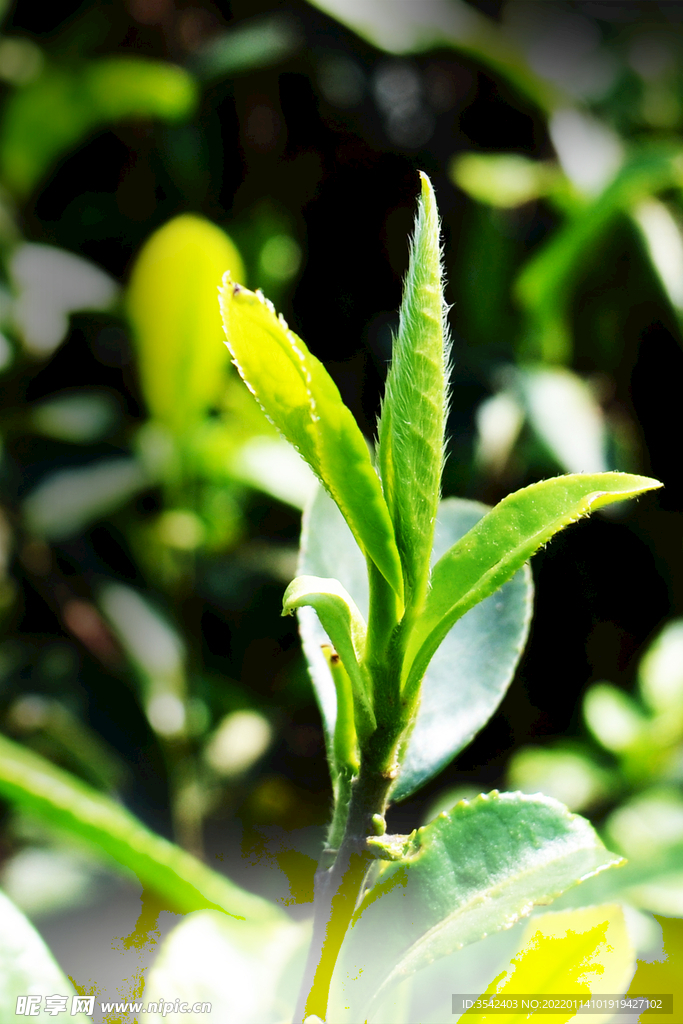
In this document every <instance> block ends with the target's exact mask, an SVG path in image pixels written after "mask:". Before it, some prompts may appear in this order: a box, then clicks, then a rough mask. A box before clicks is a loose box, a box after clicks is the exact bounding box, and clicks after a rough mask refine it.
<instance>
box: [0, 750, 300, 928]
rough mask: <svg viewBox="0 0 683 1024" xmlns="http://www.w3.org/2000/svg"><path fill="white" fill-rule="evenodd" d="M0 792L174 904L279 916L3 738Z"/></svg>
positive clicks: (238, 914) (93, 792)
mask: <svg viewBox="0 0 683 1024" xmlns="http://www.w3.org/2000/svg"><path fill="white" fill-rule="evenodd" d="M0 793H2V796H3V797H4V798H5V799H6V800H9V801H10V802H11V803H16V804H17V805H18V806H19V807H22V808H24V809H26V810H29V811H31V812H32V813H33V814H35V815H37V816H38V817H39V818H41V819H44V820H45V821H47V822H48V823H50V824H52V825H54V826H56V827H57V828H59V829H61V830H64V831H66V832H70V833H73V834H74V835H75V836H77V837H79V838H80V839H82V840H85V841H86V842H87V843H88V844H89V845H90V846H91V847H92V848H93V849H94V850H96V851H97V852H98V853H99V854H100V855H102V854H103V855H104V856H105V858H106V860H107V862H108V863H109V864H112V865H113V866H114V867H117V868H118V869H119V870H122V869H123V870H129V871H132V872H133V873H134V874H135V875H137V877H138V878H139V879H140V881H141V882H142V884H143V886H145V887H147V888H149V889H151V890H153V891H154V892H156V893H158V894H159V895H160V896H162V897H163V898H164V899H165V900H167V901H168V903H169V904H170V906H172V907H173V908H174V909H176V910H180V911H185V912H186V911H189V910H199V909H203V908H206V907H210V908H214V909H217V910H223V911H225V913H227V914H231V915H233V916H235V917H243V918H247V919H249V920H253V921H262V920H276V919H277V918H278V917H279V916H280V911H279V910H278V909H277V907H274V906H273V905H272V904H270V903H268V902H267V901H266V900H263V899H261V898H260V897H258V896H253V895H252V894H251V893H248V892H245V891H244V890H243V889H240V888H239V886H236V885H234V884H233V883H232V882H230V881H229V880H228V879H227V878H224V877H223V876H222V875H219V874H218V873H217V872H215V871H212V870H211V869H210V868H208V867H206V866H205V865H204V864H202V863H201V862H200V861H198V860H196V859H195V858H194V857H193V856H191V854H189V853H186V852H185V851H184V850H181V849H180V848H179V847H177V846H174V845H173V844H172V843H169V842H168V841H167V840H166V839H162V838H161V836H158V835H155V833H154V832H150V831H149V829H147V828H146V827H145V826H144V825H143V824H142V822H140V821H138V820H137V818H135V817H134V816H133V815H132V814H130V813H129V812H128V811H127V810H126V809H125V808H124V807H122V806H121V805H120V804H117V803H115V802H114V801H113V800H111V799H110V798H109V797H106V796H104V795H103V794H101V793H98V792H97V790H94V789H92V788H91V787H90V786H88V785H86V784H85V783H84V782H81V781H80V780H79V779H76V778H74V776H72V775H70V774H69V773H68V772H65V771H63V770H62V769H60V768H56V767H55V766H54V765H52V764H51V763H50V762H49V761H47V760H46V759H45V758H43V757H41V756H40V755H38V754H34V753H33V752H31V751H29V750H27V749H26V748H25V747H22V746H20V744H18V743H14V742H13V741H12V740H9V739H7V738H6V737H0Z"/></svg>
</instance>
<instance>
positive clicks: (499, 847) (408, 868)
mask: <svg viewBox="0 0 683 1024" xmlns="http://www.w3.org/2000/svg"><path fill="white" fill-rule="evenodd" d="M406 839H407V843H406V849H405V854H404V857H403V858H402V859H401V860H398V861H383V862H382V866H381V868H380V874H379V878H378V881H377V882H376V884H375V885H374V886H373V887H372V889H371V890H370V891H369V892H368V893H367V894H366V896H365V898H364V900H363V902H362V903H361V905H360V908H359V910H358V911H357V912H356V917H355V920H354V922H353V924H352V926H351V928H350V930H349V933H348V935H347V937H346V939H345V941H344V945H343V946H342V951H341V956H340V962H339V964H338V967H337V970H336V972H335V979H334V980H333V987H334V988H335V989H336V991H335V995H334V1004H333V1005H339V1006H342V1007H346V1014H347V1015H344V1016H342V1015H339V1017H338V1021H339V1024H341V1022H342V1021H343V1020H347V1021H356V1020H365V1019H366V1018H367V1016H368V1013H369V1009H370V1007H371V1005H372V1003H373V1000H378V999H379V998H381V996H382V994H383V993H384V992H386V991H387V989H388V988H389V986H391V985H393V984H395V983H397V982H399V981H400V980H401V979H402V978H404V977H406V976H408V975H410V974H412V973H413V972H415V971H417V970H419V969H420V968H421V967H422V966H424V965H426V964H429V963H431V962H432V961H433V960H434V959H436V958H437V957H441V956H445V955H447V954H448V953H451V952H452V951H453V950H455V949H458V948H460V947H462V946H465V945H468V944H469V943H471V942H476V941H477V940H478V939H481V938H483V937H484V936H485V935H489V934H491V933H492V932H495V931H499V930H500V929H503V928H509V927H510V926H511V925H512V924H514V923H515V921H517V920H519V918H520V917H524V916H526V915H527V914H529V913H530V912H531V910H532V909H533V907H534V905H536V904H546V903H549V902H550V901H551V900H553V899H554V898H555V897H556V896H559V895H560V893H562V892H564V890H565V889H568V888H569V887H570V886H572V885H575V884H576V883H577V882H580V881H582V880H583V879H584V878H588V877H590V876H591V875H593V874H595V873H596V872H599V871H602V870H604V869H605V868H607V867H610V866H611V865H614V864H618V863H619V862H620V859H621V858H619V857H618V856H615V855H614V854H611V853H609V852H608V851H607V850H606V849H605V847H604V846H603V845H602V843H601V842H600V839H599V838H598V836H597V834H596V833H595V832H594V830H593V829H592V827H591V826H590V825H589V823H588V822H587V821H585V819H583V818H580V817H578V815H574V814H570V813H569V812H568V811H567V809H566V808H565V807H563V806H562V804H559V803H558V802H557V801H556V800H552V799H550V798H549V797H543V796H540V795H537V796H533V797H532V796H525V795H523V794H521V793H502V794H499V793H497V792H495V791H494V792H493V793H490V794H489V795H482V796H478V797H477V798H476V799H475V800H473V801H471V802H470V801H466V800H462V801H460V803H458V804H456V805H455V807H454V808H453V809H452V810H451V811H450V812H449V813H445V812H444V813H443V814H440V815H439V817H438V818H436V819H435V820H434V821H432V822H430V824H428V825H425V826H424V827H423V828H421V829H418V830H417V831H416V832H413V833H412V835H411V836H409V837H406Z"/></svg>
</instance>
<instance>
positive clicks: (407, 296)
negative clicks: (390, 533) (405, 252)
mask: <svg viewBox="0 0 683 1024" xmlns="http://www.w3.org/2000/svg"><path fill="white" fill-rule="evenodd" d="M421 181H422V194H421V196H420V199H419V202H418V212H417V217H416V220H415V234H414V237H413V241H412V245H411V250H410V264H409V267H408V274H407V277H406V282H405V287H404V293H403V302H402V304H401V310H400V317H399V326H398V333H397V335H396V338H395V340H394V347H393V353H392V362H391V367H390V369H389V375H388V377H387V382H386V389H385V393H384V400H383V403H382V415H381V417H380V421H379V427H378V437H379V444H378V449H377V454H378V459H379V466H380V471H381V474H382V487H383V489H384V494H385V497H386V499H387V505H388V506H389V512H390V514H391V518H392V520H393V523H394V529H395V531H396V543H397V545H398V550H399V553H400V555H401V564H402V566H403V573H404V580H405V585H406V606H407V608H408V614H410V613H411V612H414V613H416V614H419V611H420V608H421V606H422V603H423V601H424V595H425V590H426V586H427V576H428V573H429V559H430V555H431V551H432V539H433V536H434V523H435V521H436V513H437V508H438V505H439V497H440V492H441V468H442V464H443V459H444V429H445V420H446V392H447V380H446V376H447V372H448V340H447V324H446V312H447V311H446V305H445V302H444V298H443V281H442V272H441V246H440V240H439V215H438V212H437V208H436V200H435V198H434V191H433V189H432V186H431V183H430V181H429V179H428V178H427V176H426V175H425V174H423V175H422V176H421Z"/></svg>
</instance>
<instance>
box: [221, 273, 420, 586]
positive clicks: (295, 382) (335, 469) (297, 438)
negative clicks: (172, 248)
mask: <svg viewBox="0 0 683 1024" xmlns="http://www.w3.org/2000/svg"><path fill="white" fill-rule="evenodd" d="M220 302H221V312H222V314H223V323H224V326H225V334H226V337H227V344H228V348H229V349H230V352H231V354H232V357H233V360H234V362H235V365H236V366H237V369H238V370H239V372H240V375H241V377H242V378H243V380H244V382H245V383H246V385H247V386H248V388H249V389H250V391H251V392H252V393H253V394H254V396H255V397H256V399H257V401H258V402H259V404H260V405H261V408H262V409H263V411H264V412H265V414H266V415H267V416H268V418H269V419H270V420H271V421H272V422H273V423H274V424H275V426H276V427H277V428H278V430H280V432H281V433H282V434H283V435H284V436H285V437H286V438H287V440H288V441H289V442H290V443H291V444H293V445H294V447H295V448H296V449H297V450H298V452H299V453H300V455H302V456H303V458H304V459H305V460H306V462H308V464H309V466H310V467H311V468H312V469H313V471H314V472H315V473H316V475H317V476H318V478H319V479H320V480H321V481H322V483H323V484H324V485H325V487H326V488H327V490H328V491H329V493H330V494H331V495H332V497H333V498H334V500H335V501H336V503H337V505H338V506H339V508H340V509H341V512H342V514H343V516H344V518H345V519H346V521H347V523H348V524H349V527H350V528H351V532H352V533H353V535H354V537H355V538H356V541H357V543H358V545H359V546H360V548H361V550H362V551H363V553H364V554H365V555H366V556H367V557H368V558H369V559H371V561H372V562H374V564H375V565H376V566H377V568H378V569H379V571H380V572H381V573H382V575H383V576H384V578H385V579H386V580H387V582H388V583H389V584H390V586H391V587H392V589H393V590H394V591H395V593H396V594H398V595H399V596H402V593H403V581H402V577H401V563H400V559H399V554H398V550H397V548H396V540H395V538H394V529H393V526H392V523H391V519H390V517H389V510H388V509H387V505H386V502H385V500H384V495H383V493H382V488H381V485H380V482H379V479H378V477H377V474H376V473H375V470H374V468H373V466H372V462H371V461H370V453H369V452H368V447H367V445H366V443H365V440H364V438H363V435H362V434H361V432H360V430H359V429H358V426H357V424H356V421H355V420H354V418H353V415H352V414H351V412H350V410H349V409H347V407H346V406H345V405H344V403H343V402H342V400H341V396H340V394H339V391H338V389H337V387H336V385H335V383H334V381H333V380H332V378H331V377H330V376H329V374H328V373H327V370H326V369H325V367H324V366H323V365H322V363H321V362H320V361H319V360H318V359H316V358H315V356H313V355H311V353H310V352H309V351H308V349H307V348H306V346H305V344H304V343H303V341H301V339H300V338H298V337H297V336H296V334H294V332H293V331H290V329H289V327H288V326H287V324H286V322H285V321H284V319H283V318H282V316H280V317H278V316H277V314H276V313H275V310H274V308H273V306H272V304H271V303H270V302H268V301H267V299H265V298H264V297H263V295H261V294H260V293H259V292H256V293H255V292H250V291H248V290H247V289H246V288H243V287H242V286H241V285H238V284H235V283H234V282H233V281H232V280H231V278H230V275H229V274H228V275H226V276H225V278H224V279H223V287H222V288H221V290H220Z"/></svg>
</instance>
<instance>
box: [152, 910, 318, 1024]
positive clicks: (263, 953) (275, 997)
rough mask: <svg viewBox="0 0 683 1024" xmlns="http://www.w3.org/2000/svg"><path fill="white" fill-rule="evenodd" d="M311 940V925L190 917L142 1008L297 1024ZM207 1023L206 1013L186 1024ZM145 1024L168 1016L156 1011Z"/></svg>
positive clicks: (172, 938)
mask: <svg viewBox="0 0 683 1024" xmlns="http://www.w3.org/2000/svg"><path fill="white" fill-rule="evenodd" d="M309 939H310V925H309V923H308V922H304V923H303V924H295V923H294V922H293V921H287V920H282V921H275V922H269V923H262V924H252V923H250V922H245V921H234V920H232V919H230V918H227V917H226V916H225V915H224V914H217V913H215V911H210V910H204V911H200V912H198V913H196V914H190V915H189V916H188V917H187V918H186V919H185V920H184V921H182V922H181V923H180V924H179V925H177V926H176V927H175V928H174V930H173V931H172V932H171V934H170V935H169V936H168V937H167V938H166V939H165V940H164V942H163V945H162V946H161V949H160V951H159V956H158V958H157V959H156V961H155V963H154V965H153V967H152V969H151V970H150V972H149V975H148V977H147V982H146V984H145V992H144V998H145V1002H146V1003H147V1005H149V1003H150V1002H158V1001H161V1003H162V1005H163V1004H164V1003H166V1002H170V1003H171V1004H173V1003H174V1002H175V1000H176V999H179V1000H180V1002H181V1003H183V1002H186V1003H188V1004H189V1006H190V1007H192V1006H193V1005H194V1004H195V1003H201V1002H207V1003H209V1004H210V1007H211V1010H210V1012H211V1014H213V1015H214V1016H215V1017H216V1019H218V1020H221V1021H226V1022H227V1021H239V1024H281V1022H282V1021H285V1020H291V1018H292V1012H293V1009H294V1002H295V999H296V994H297V988H298V985H299V982H300V979H301V975H302V973H303V960H304V957H305V953H306V946H307V944H308V941H309ZM206 1018H207V1013H206V1011H205V1012H203V1013H199V1012H197V1013H193V1012H191V1011H190V1012H186V1013H185V1014H184V1016H183V1020H184V1021H187V1024H205V1021H206ZM145 1019H146V1020H149V1021H151V1022H154V1024H156V1022H161V1021H162V1020H163V1019H165V1015H164V1013H163V1011H162V1012H161V1013H155V1012H154V1011H152V1012H151V1013H150V1012H148V1013H147V1016H146V1018H145Z"/></svg>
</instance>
